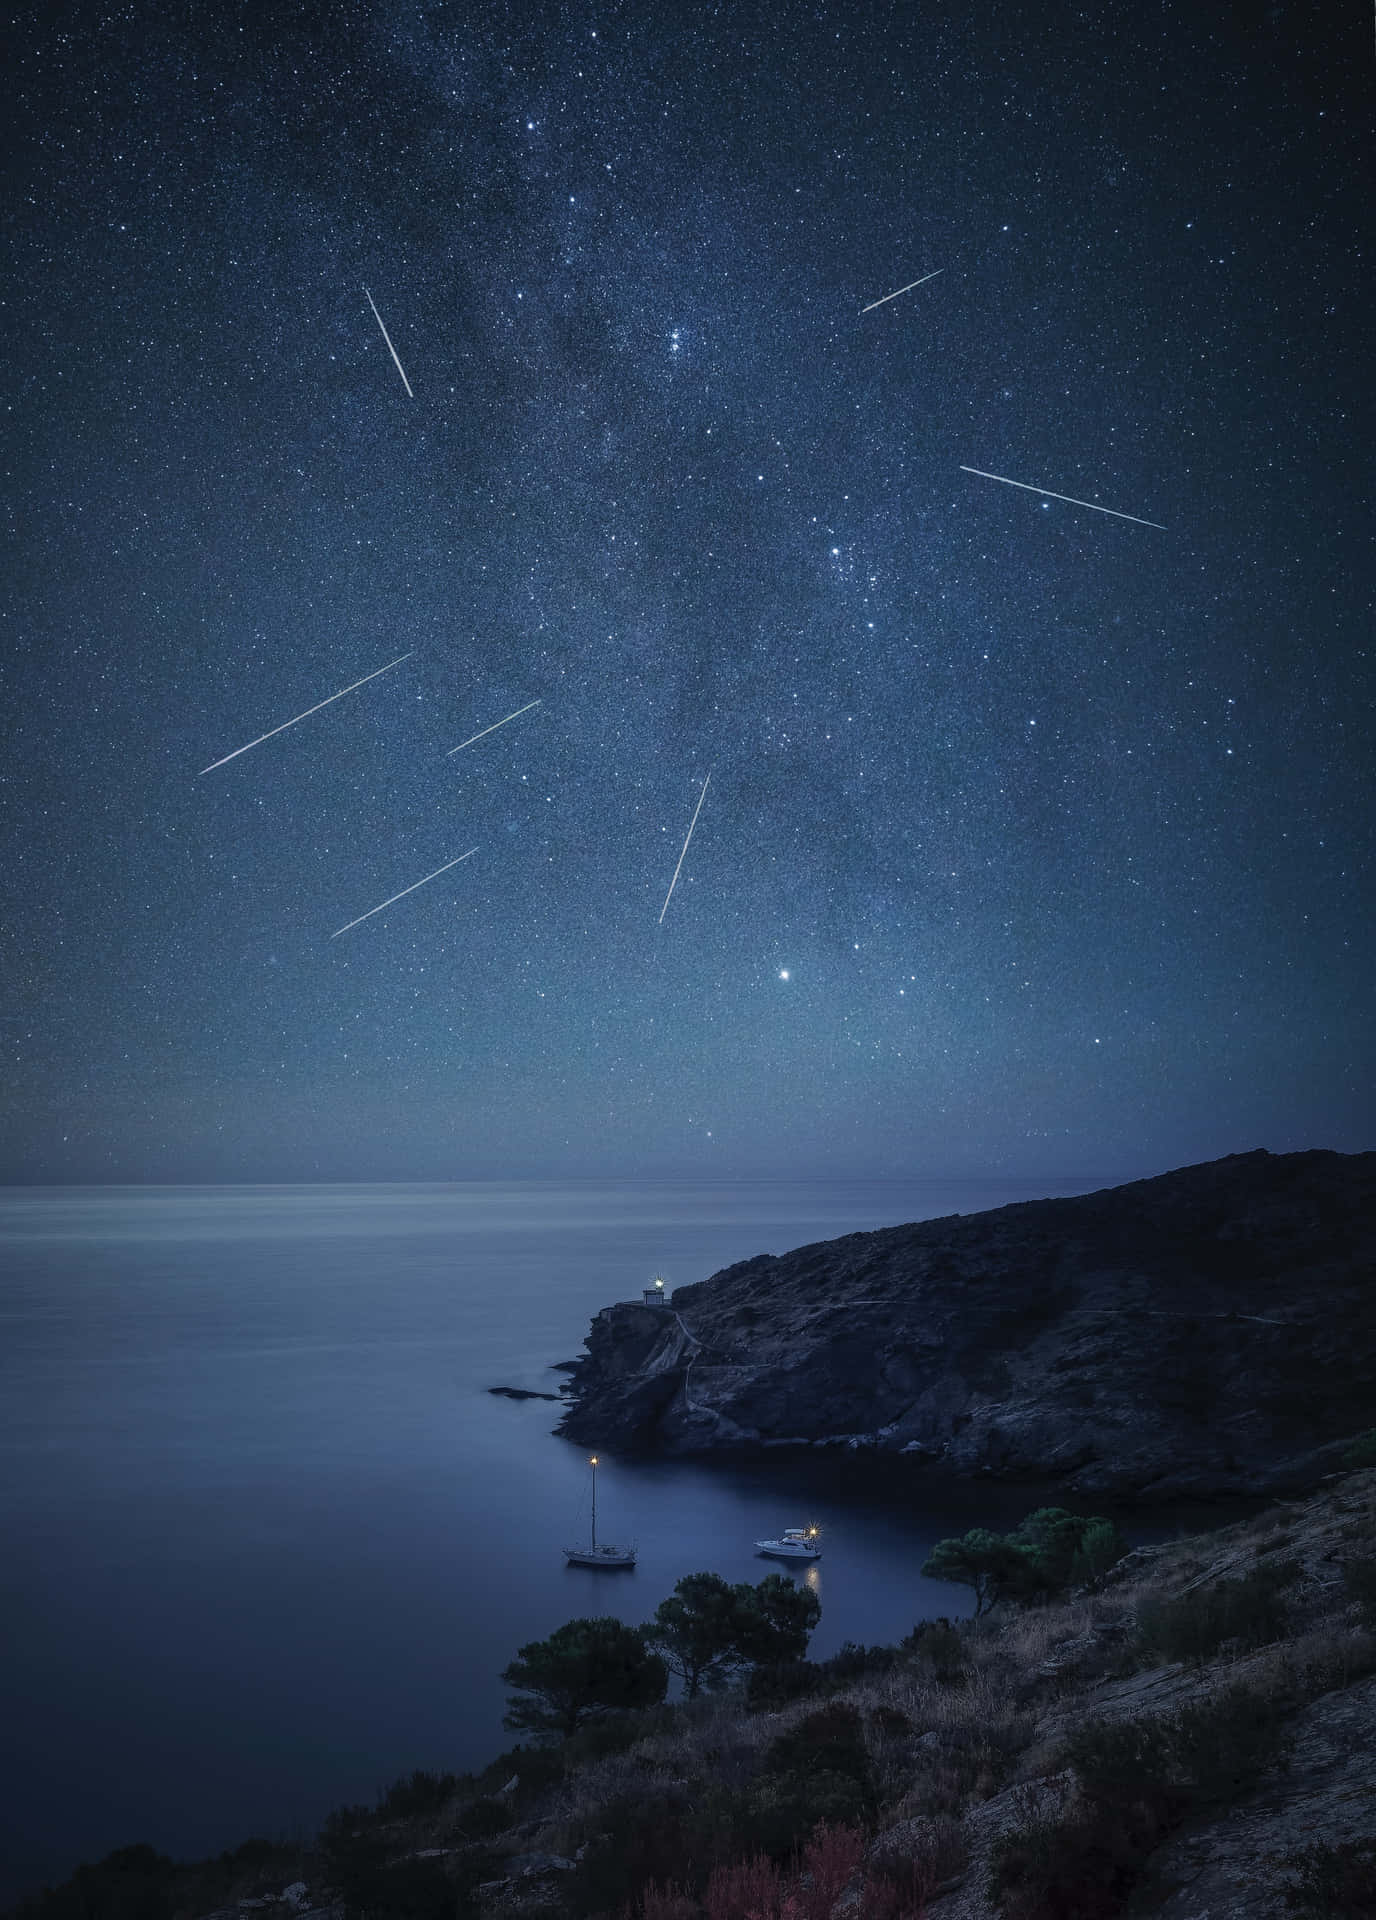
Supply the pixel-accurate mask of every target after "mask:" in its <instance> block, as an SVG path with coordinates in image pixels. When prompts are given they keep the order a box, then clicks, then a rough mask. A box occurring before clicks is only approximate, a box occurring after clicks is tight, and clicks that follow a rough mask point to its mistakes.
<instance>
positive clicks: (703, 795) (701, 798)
mask: <svg viewBox="0 0 1376 1920" xmlns="http://www.w3.org/2000/svg"><path fill="white" fill-rule="evenodd" d="M711 778H712V776H711V774H710V773H709V774H708V776H707V780H710V779H711ZM707 780H704V781H703V783H702V792H701V793H700V794H699V795H698V803H697V805H696V806H695V807H694V808H693V817H692V819H691V820H690V821H689V822H688V840H691V839H692V837H693V828H694V827H695V826H696V825H697V823H698V815H699V814H700V813H701V812H702V803H703V801H704V800H705V799H706V798H707ZM688 840H685V841H684V843H683V852H682V853H681V854H680V855H679V857H678V866H677V867H675V868H674V877H673V879H672V880H671V881H670V882H669V891H668V892H667V893H666V894H665V896H664V905H663V906H662V907H661V908H660V910H659V924H660V926H661V927H662V926H663V925H664V916H665V914H666V913H667V912H668V911H669V902H670V901H671V900H672V899H673V897H674V888H675V887H676V886H677V885H678V876H679V868H681V867H682V865H683V861H684V856H685V855H686V854H687V852H688Z"/></svg>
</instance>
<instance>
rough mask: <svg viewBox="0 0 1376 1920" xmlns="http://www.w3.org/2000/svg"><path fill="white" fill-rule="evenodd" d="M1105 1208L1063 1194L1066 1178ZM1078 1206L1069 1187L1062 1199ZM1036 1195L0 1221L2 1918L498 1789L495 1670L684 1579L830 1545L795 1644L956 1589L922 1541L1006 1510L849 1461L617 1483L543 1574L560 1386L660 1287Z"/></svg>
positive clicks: (118, 1211) (549, 1541) (547, 1190)
mask: <svg viewBox="0 0 1376 1920" xmlns="http://www.w3.org/2000/svg"><path fill="white" fill-rule="evenodd" d="M1095 1184H1099V1183H1097V1182H1090V1181H1086V1182H1084V1183H1082V1187H1087V1186H1090V1185H1095ZM1082 1187H1075V1186H1072V1185H1068V1184H1067V1185H1062V1186H1061V1187H1059V1188H1058V1189H1057V1191H1059V1192H1068V1191H1080V1190H1082ZM1032 1197H1035V1190H1034V1189H1032V1188H1029V1187H1026V1186H1024V1187H1022V1188H1021V1189H1013V1188H1008V1187H1003V1188H1000V1187H997V1186H994V1185H992V1184H988V1183H984V1184H980V1185H978V1186H975V1185H970V1184H967V1185H965V1186H963V1187H961V1188H959V1189H957V1188H955V1187H952V1186H950V1185H945V1186H936V1185H932V1184H925V1185H924V1184H923V1183H920V1182H914V1183H912V1184H910V1185H908V1186H907V1187H906V1188H902V1187H897V1186H894V1185H890V1184H887V1183H868V1182H848V1183H844V1184H838V1185H836V1186H834V1187H827V1186H825V1185H819V1184H818V1183H816V1182H813V1183H809V1184H806V1185H804V1184H802V1183H799V1184H797V1185H793V1184H791V1183H787V1182H772V1183H762V1184H750V1185H747V1184H744V1183H743V1184H739V1185H723V1186H720V1187H706V1186H703V1185H701V1184H697V1185H691V1186H688V1185H683V1186H662V1187H654V1188H616V1187H599V1186H594V1185H591V1184H584V1185H581V1186H576V1187H563V1186H555V1185H552V1184H539V1183H533V1184H528V1185H521V1184H504V1185H503V1184H482V1185H479V1184H466V1185H456V1186H376V1187H351V1188H328V1187H320V1188H282V1187H255V1188H233V1189H230V1188H153V1189H140V1188H117V1189H110V1188H90V1189H73V1190H56V1191H53V1190H18V1191H14V1190H12V1191H10V1192H8V1193H4V1194H0V1264H2V1265H3V1271H4V1274H5V1279H4V1283H3V1293H2V1294H0V1319H3V1336H4V1337H3V1343H2V1344H0V1532H3V1534H4V1537H5V1538H6V1539H7V1541H8V1542H9V1551H8V1556H7V1562H6V1566H5V1569H4V1571H3V1572H0V1640H2V1641H3V1645H4V1647H5V1648H6V1649H7V1651H6V1652H5V1653H4V1654H2V1655H0V1660H3V1662H4V1664H5V1668H6V1671H5V1672H4V1673H3V1675H0V1680H3V1686H4V1693H5V1697H6V1699H7V1707H6V1712H5V1714H4V1716H3V1727H0V1741H2V1742H3V1743H4V1745H5V1747H6V1748H8V1750H9V1751H8V1753H7V1754H6V1756H5V1758H6V1760H7V1761H8V1765H7V1768H6V1771H7V1773H8V1775H9V1776H10V1777H11V1778H12V1779H13V1780H14V1781H15V1782H16V1783H17V1785H16V1787H15V1789H14V1793H13V1796H12V1804H11V1805H10V1808H9V1811H10V1814H11V1816H12V1818H13V1821H14V1825H15V1827H16V1830H17V1831H19V1832H21V1833H24V1834H25V1835H26V1836H27V1851H26V1852H21V1853H20V1854H18V1855H17V1857H15V1858H14V1860H13V1863H12V1865H11V1867H10V1869H9V1875H10V1877H9V1880H8V1882H6V1883H0V1901H8V1900H9V1899H11V1898H13V1897H14V1896H15V1895H16V1894H17V1893H19V1892H20V1891H22V1890H23V1889H24V1888H25V1887H27V1886H30V1885H32V1884H34V1883H35V1882H36V1881H37V1880H38V1879H40V1878H45V1877H46V1878H51V1877H53V1876H55V1875H61V1874H64V1873H66V1872H67V1871H69V1870H70V1868H71V1866H72V1865H73V1864H75V1861H76V1860H77V1859H79V1858H95V1857H98V1856H99V1855H100V1854H102V1853H103V1852H105V1851H107V1850H109V1849H110V1848H111V1847H114V1846H117V1845H123V1844H125V1843H127V1842H130V1841H133V1840H138V1839H146V1840H149V1841H152V1842H153V1843H154V1844H155V1845H157V1846H159V1847H161V1848H164V1849H166V1850H167V1851H170V1852H173V1853H181V1854H189V1855H196V1854H200V1853H205V1852H209V1851H212V1850H217V1849H219V1848H221V1847H224V1846H229V1845H233V1844H236V1843H237V1842H238V1841H239V1840H241V1839H243V1838H244V1837H245V1836H246V1835H248V1834H249V1833H251V1832H254V1831H259V1832H261V1831H267V1832H271V1833H276V1832H280V1831H283V1830H290V1829H300V1830H302V1831H306V1832H309V1831H313V1829H314V1828H315V1826H316V1825H317V1824H318V1822H319V1820H320V1818H321V1817H322V1815H323V1814H324V1813H325V1812H326V1811H327V1810H328V1809H329V1808H330V1807H331V1806H333V1805H337V1804H339V1803H340V1802H342V1801H345V1800H354V1801H357V1800H360V1799H370V1798H371V1797H372V1795H373V1793H374V1792H375V1790H376V1789H377V1788H378V1787H379V1786H381V1785H382V1784H384V1783H385V1782H386V1781H388V1780H390V1779H392V1778H395V1777H396V1776H397V1775H398V1774H400V1773H402V1772H405V1771H409V1770H410V1769H411V1768H413V1767H429V1768H454V1769H463V1768H467V1767H472V1766H477V1765H481V1764H483V1763H484V1762H485V1761H486V1760H487V1759H489V1758H491V1757H492V1756H493V1754H494V1753H495V1752H496V1751H498V1750H499V1749H500V1748H501V1747H502V1746H504V1745H506V1744H508V1741H509V1738H510V1736H507V1735H505V1734H504V1733H503V1731H502V1728H501V1715H502V1705H503V1688H502V1685H501V1681H500V1679H499V1677H498V1676H499V1674H500V1671H501V1668H502V1667H503V1666H504V1665H505V1664H506V1663H507V1662H508V1661H509V1660H510V1659H511V1658H512V1657H513V1655H514V1653H515V1650H516V1648H517V1646H518V1645H520V1644H521V1643H523V1642H525V1641H527V1640H531V1639H535V1638H538V1637H540V1636H542V1635H543V1634H546V1633H548V1632H549V1631H550V1630H551V1629H552V1628H553V1627H555V1626H557V1625H558V1624H560V1622H561V1621H563V1620H565V1619H568V1618H570V1617H571V1616H573V1615H575V1614H578V1613H585V1612H598V1613H601V1612H607V1611H612V1612H615V1613H617V1614H619V1615H620V1616H621V1617H622V1618H624V1619H627V1620H629V1621H638V1620H643V1619H645V1618H647V1617H648V1615H649V1614H650V1613H651V1612H652V1611H653V1609H654V1607H655V1605H656V1604H657V1602H658V1601H659V1600H661V1599H662V1598H664V1596H665V1595H666V1594H667V1593H669V1591H670V1590H671V1588H672V1587H673V1584H674V1582H675V1581H676V1580H678V1579H679V1578H681V1577H682V1575H683V1574H685V1573H691V1572H695V1571H698V1570H700V1569H703V1568H707V1567H711V1568H715V1569H716V1570H717V1571H719V1572H721V1573H722V1574H723V1575H724V1576H725V1577H726V1578H728V1579H730V1580H733V1581H736V1580H747V1579H749V1580H759V1579H762V1578H763V1577H764V1576H765V1575H766V1574H767V1573H769V1572H773V1571H778V1570H780V1565H779V1563H778V1562H776V1561H770V1560H765V1559H762V1558H760V1557H759V1556H758V1555H757V1554H756V1553H755V1550H754V1545H753V1543H754V1541H755V1540H756V1539H759V1538H761V1537H763V1536H764V1535H765V1534H766V1533H768V1534H774V1533H777V1532H778V1531H780V1530H781V1529H782V1528H783V1527H785V1526H796V1525H799V1524H802V1523H804V1522H805V1521H811V1520H813V1519H816V1520H817V1521H818V1523H819V1524H820V1525H821V1526H822V1527H823V1528H824V1529H825V1540H826V1553H827V1557H826V1562H825V1572H823V1570H822V1568H821V1567H819V1566H811V1567H809V1568H808V1569H807V1570H806V1572H805V1573H804V1574H803V1575H802V1577H803V1578H805V1579H806V1580H807V1581H808V1583H809V1584H810V1585H814V1584H815V1588H816V1590H817V1591H818V1593H819V1595H822V1596H823V1600H824V1604H823V1615H822V1623H821V1626H820V1628H819V1629H818V1632H817V1634H816V1636H815V1637H814V1642H813V1651H814V1653H816V1654H817V1655H819V1656H825V1655H826V1654H827V1653H829V1652H832V1651H834V1650H835V1649H836V1648H837V1647H838V1646H839V1645H840V1644H841V1642H842V1641H844V1640H847V1639H851V1640H860V1641H867V1642H874V1641H879V1640H892V1639H895V1638H898V1637H900V1636H901V1635H902V1634H904V1633H906V1632H907V1631H908V1630H909V1629H910V1628H911V1626H912V1625H913V1622H914V1621H915V1620H916V1619H917V1618H919V1617H920V1616H921V1615H923V1614H925V1613H936V1612H945V1613H957V1612H960V1611H961V1610H962V1600H963V1595H962V1592H961V1590H959V1589H954V1588H950V1587H941V1586H934V1585H933V1584H932V1583H930V1582H926V1581H923V1580H922V1579H921V1577H920V1575H919V1574H918V1571H917V1569H918V1568H919V1567H920V1565H921V1563H922V1560H923V1559H924V1558H925V1556H926V1553H927V1551H928V1549H929V1547H930V1544H931V1541H932V1540H933V1539H935V1538H937V1537H938V1536H939V1535H940V1534H941V1533H943V1532H950V1531H952V1530H953V1529H959V1530H963V1529H964V1527H966V1526H969V1525H974V1524H991V1525H998V1524H1012V1522H1013V1520H1015V1519H1016V1518H1017V1517H1018V1515H1019V1514H1020V1513H1021V1512H1022V1511H1023V1510H1024V1509H1025V1507H1026V1504H1027V1500H1026V1496H1025V1495H1018V1494H1016V1493H1013V1494H1010V1493H1008V1492H1000V1491H998V1490H995V1489H981V1490H980V1491H979V1492H978V1494H975V1493H966V1494H959V1495H954V1496H952V1495H950V1494H945V1493H943V1494H921V1495H916V1496H915V1495H914V1494H913V1493H912V1491H911V1490H910V1489H908V1488H906V1487H905V1486H904V1485H900V1484H899V1483H897V1482H891V1483H890V1484H888V1485H883V1484H880V1483H879V1482H878V1481H877V1480H876V1478H875V1476H874V1474H873V1473H872V1472H867V1471H861V1472H860V1473H859V1475H858V1476H857V1472H856V1464H855V1463H854V1462H853V1461H851V1462H847V1461H843V1460H838V1459H836V1458H835V1457H834V1456H830V1455H827V1456H822V1455H818V1454H810V1455H807V1456H805V1457H803V1458H802V1459H797V1458H789V1457H784V1456H779V1455H771V1456H769V1457H768V1458H766V1459H762V1460H758V1461H750V1462H746V1463H740V1464H714V1465H712V1466H708V1465H706V1464H703V1463H700V1462H670V1461H664V1460H635V1461H631V1460H622V1461H617V1460H613V1459H608V1460H607V1462H606V1466H605V1470H604V1478H603V1479H602V1481H601V1483H600V1484H599V1490H598V1491H599V1528H601V1527H602V1525H603V1524H605V1526H606V1529H607V1533H606V1537H607V1538H617V1539H620V1538H634V1539H635V1541H636V1542H637V1545H638V1548H639V1555H640V1559H639V1564H638V1566H637V1568H636V1569H635V1571H634V1572H633V1573H631V1574H629V1575H621V1576H618V1577H617V1578H616V1579H615V1580H612V1579H610V1578H609V1577H608V1576H607V1575H606V1574H604V1573H602V1572H600V1571H598V1570H593V1569H580V1568H571V1567H568V1566H566V1565H565V1564H564V1562H563V1558H562V1554H561V1551H560V1549H561V1546H562V1544H563V1543H564V1541H565V1540H566V1539H569V1538H573V1537H576V1536H575V1534H574V1532H572V1531H571V1529H573V1528H574V1527H575V1524H576V1522H577V1520H578V1511H579V1505H580V1501H582V1500H584V1499H585V1498H586V1477H587V1474H586V1453H585V1451H584V1450H583V1449H581V1448H578V1447H574V1446H572V1445H570V1444H568V1443H565V1442H563V1441H560V1440H557V1439H554V1438H552V1437H551V1435H550V1431H549V1430H550V1428H551V1426H552V1425H553V1422H554V1419H555V1418H556V1417H557V1413H558V1408H557V1406H555V1405H553V1404H551V1403H550V1402H548V1401H542V1400H534V1401H527V1402H521V1403H514V1402H511V1401H507V1400H504V1399H499V1398H495V1397H494V1396H492V1395H490V1394H489V1393H488V1392H487V1388H488V1387H489V1386H494V1385H512V1386H518V1387H525V1388H528V1389H531V1390H535V1391H540V1392H554V1391H556V1390H557V1387H558V1385H559V1384H560V1382H561V1380H562V1378H563V1376H562V1375H560V1374H556V1373H552V1372H551V1371H550V1364H551V1363H552V1362H554V1361H557V1360H562V1359H566V1358H569V1357H571V1356H573V1355H574V1354H576V1353H577V1352H578V1350H579V1347H580V1345H581V1342H582V1339H583V1335H584V1333H585V1332H586V1330H587V1325H588V1321H589V1319H590V1317H591V1315H592V1314H593V1313H595V1312H596V1311H597V1310H598V1308H600V1307H602V1306H604V1305H606V1304H607V1303H608V1302H609V1301H611V1300H614V1299H618V1298H630V1297H633V1296H635V1295H637V1294H638V1292H639V1289H640V1287H641V1285H642V1284H643V1281H644V1279H645V1278H646V1276H647V1275H649V1274H650V1273H652V1272H655V1271H661V1272H666V1273H667V1274H668V1275H669V1276H670V1279H671V1283H673V1284H684V1283H686V1282H688V1281H692V1280H698V1279H702V1278H705V1277H706V1276H707V1275H708V1274H709V1273H711V1272H713V1271H715V1270H716V1268H718V1267H720V1266H723V1265H726V1264H728V1263H729V1262H731V1261H733V1260H738V1259H744V1258H747V1257H749V1256H750V1255H752V1254H755V1253H759V1252H763V1251H771V1252H781V1251H783V1250H785V1249H787V1248H788V1247H791V1246H796V1245H800V1244H804V1243H806V1242H807V1241H809V1240H815V1239H820V1238H827V1237H831V1236H833V1235H837V1234H841V1233H846V1232H852V1231H856V1230H858V1229H864V1228H872V1227H876V1226H881V1225H890V1224H894V1223H896V1222H898V1221H901V1220H905V1219H915V1218H920V1217H930V1216H935V1215H941V1214H945V1213H950V1212H955V1211H970V1210H972V1209H975V1208H978V1207H982V1206H993V1205H998V1204H1001V1203H1002V1202H1004V1201H1006V1200H1010V1199H1024V1198H1032Z"/></svg>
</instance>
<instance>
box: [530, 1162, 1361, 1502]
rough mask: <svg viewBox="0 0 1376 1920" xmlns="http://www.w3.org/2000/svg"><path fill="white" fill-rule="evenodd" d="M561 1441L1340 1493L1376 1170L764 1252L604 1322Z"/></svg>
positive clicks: (1175, 1495)
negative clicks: (1333, 1485) (800, 1449)
mask: <svg viewBox="0 0 1376 1920" xmlns="http://www.w3.org/2000/svg"><path fill="white" fill-rule="evenodd" d="M585 1345H586V1348H587V1352H586V1355H585V1356H584V1357H583V1358H582V1359H581V1360H580V1361H579V1362H578V1364H577V1366H576V1368H575V1369H574V1371H573V1372H572V1376H571V1383H570V1389H569V1392H570V1402H571V1404H570V1406H569V1410H568V1412H567V1413H566V1414H565V1416H564V1418H563V1419H562V1421H561V1422H560V1425H559V1428H558V1431H559V1432H560V1433H562V1434H564V1435H565V1436H567V1437H568V1438H571V1439H575V1440H578V1441H581V1442H584V1443H588V1444H593V1445H598V1446H603V1447H609V1448H610V1447H619V1448H622V1449H624V1450H648V1449H659V1450H663V1451H665V1452H669V1453H674V1454H701V1453H707V1452H711V1451H719V1450H731V1451H737V1452H739V1451H754V1450H757V1449H760V1448H763V1447H782V1446H788V1445H797V1446H800V1445H811V1446H846V1447H850V1448H854V1449H860V1448H865V1449H874V1450H877V1451H879V1452H882V1453H887V1454H893V1455H905V1456H908V1457H909V1458H912V1459H915V1460H921V1461H926V1462H931V1463H934V1464H936V1465H938V1466H940V1467H941V1468H942V1469H943V1470H945V1471H947V1472H950V1473H953V1474H957V1475H974V1474H981V1475H986V1476H998V1477H1001V1478H1006V1479H1026V1480H1036V1481H1041V1482H1049V1483H1051V1484H1053V1485H1055V1484H1059V1485H1061V1486H1063V1487H1065V1488H1066V1489H1067V1490H1068V1491H1073V1492H1076V1493H1081V1494H1086V1495H1096V1496H1101V1497H1108V1498H1123V1499H1127V1498H1135V1499H1147V1500H1160V1501H1167V1500H1171V1501H1174V1500H1180V1499H1188V1498H1193V1497H1207V1498H1216V1497H1226V1496H1240V1495H1253V1494H1266V1495H1270V1494H1275V1493H1279V1492H1284V1491H1294V1490H1298V1489H1301V1488H1304V1487H1308V1486H1312V1485H1314V1484H1316V1483H1317V1482H1318V1481H1319V1480H1320V1478H1321V1477H1322V1476H1323V1474H1324V1473H1325V1472H1327V1471H1330V1470H1331V1469H1332V1468H1333V1467H1335V1466H1336V1464H1337V1460H1338V1457H1339V1455H1340V1454H1341V1453H1342V1451H1343V1448H1344V1447H1345V1446H1346V1445H1347V1444H1348V1442H1349V1441H1350V1440H1351V1438H1352V1436H1353V1435H1354V1434H1355V1433H1357V1432H1359V1431H1361V1430H1363V1429H1365V1428H1368V1427H1369V1426H1370V1424H1371V1417H1372V1414H1371V1408H1372V1382H1373V1376H1374V1375H1376V1153H1364V1154H1339V1153H1332V1152H1325V1151H1314V1152H1308V1153H1293V1154H1271V1153H1267V1152H1264V1151H1258V1152H1254V1153H1245V1154H1235V1155H1231V1156H1229V1157H1228V1158H1226V1159H1223V1160H1216V1161H1210V1162H1208V1163H1206V1164H1204V1165H1200V1166H1194V1167H1185V1168H1181V1169H1179V1170H1178V1171H1176V1172H1173V1173H1167V1174H1162V1175H1161V1176H1159V1177H1158V1178H1155V1179H1150V1180H1139V1181H1134V1182H1132V1183H1131V1184H1129V1185H1126V1186H1120V1187H1111V1188H1106V1189H1104V1190H1103V1191H1101V1192H1098V1193H1090V1194H1084V1195H1081V1196H1080V1197H1078V1198H1076V1199H1070V1200H1039V1201H1031V1202H1028V1203H1024V1204H1021V1205H1016V1206H1008V1207H999V1208H996V1209H994V1210H993V1211H991V1212H988V1213H981V1214H971V1215H959V1214H957V1215H953V1216H951V1217H950V1218H947V1219H942V1220H927V1221H922V1222H919V1223H917V1224H915V1225H912V1226H903V1227H892V1228H887V1229H884V1230H882V1231H879V1232H875V1233H856V1234H848V1235H846V1236H845V1237H844V1238H842V1239H839V1240H828V1241H819V1242H817V1243H816V1244H815V1245H812V1246H806V1247H800V1248H797V1249H796V1250H795V1251H793V1252H791V1253H786V1254H781V1255H768V1254H765V1255H760V1256H759V1257H758V1258H756V1259H752V1260H745V1261H742V1262H740V1263H738V1264H737V1265H735V1266H731V1267H727V1268H725V1269H723V1271H722V1272H720V1273H717V1274H714V1275H713V1276H712V1278H711V1279H709V1280H705V1281H702V1282H701V1283H699V1284H698V1285H695V1286H686V1287H679V1288H677V1289H676V1290H675V1292H674V1293H673V1295H672V1298H671V1299H669V1300H668V1301H667V1302H666V1303H665V1304H664V1305H663V1306H660V1305H648V1306H647V1305H641V1304H639V1303H633V1302H623V1303H618V1304H617V1305H614V1306H610V1307H607V1308H605V1309H604V1310H603V1311H602V1312H601V1313H600V1314H598V1315H597V1317H596V1319H595V1320H594V1321H593V1324H592V1328H591V1331H590V1333H589V1335H588V1338H587V1340H586V1342H585Z"/></svg>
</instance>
